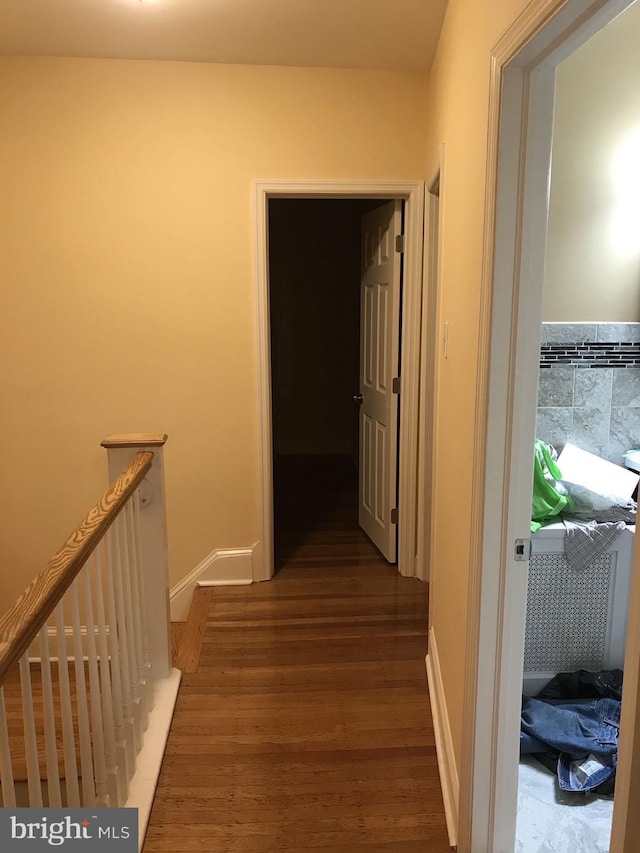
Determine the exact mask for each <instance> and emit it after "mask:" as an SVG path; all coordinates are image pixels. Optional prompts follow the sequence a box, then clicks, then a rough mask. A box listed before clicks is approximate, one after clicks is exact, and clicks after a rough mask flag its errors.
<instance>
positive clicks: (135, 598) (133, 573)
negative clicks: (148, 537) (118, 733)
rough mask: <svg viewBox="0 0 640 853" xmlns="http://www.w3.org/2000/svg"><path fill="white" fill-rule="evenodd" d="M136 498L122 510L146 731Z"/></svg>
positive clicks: (136, 656) (143, 718)
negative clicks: (134, 505)
mask: <svg viewBox="0 0 640 853" xmlns="http://www.w3.org/2000/svg"><path fill="white" fill-rule="evenodd" d="M134 500H136V496H135V494H134V495H133V497H132V498H131V499H130V500H129V501H128V502H127V504H126V506H125V508H124V510H123V515H124V522H125V528H126V531H127V538H126V542H127V554H128V557H129V586H130V588H131V612H132V621H133V628H134V639H135V659H136V684H137V690H138V695H139V697H140V710H141V726H142V730H143V731H146V729H147V726H148V725H149V713H148V710H147V687H146V683H145V676H146V672H145V667H144V643H143V639H142V623H143V617H142V609H141V606H140V583H139V581H138V549H137V547H136V539H135V536H136V531H135V525H134V518H133V501H134Z"/></svg>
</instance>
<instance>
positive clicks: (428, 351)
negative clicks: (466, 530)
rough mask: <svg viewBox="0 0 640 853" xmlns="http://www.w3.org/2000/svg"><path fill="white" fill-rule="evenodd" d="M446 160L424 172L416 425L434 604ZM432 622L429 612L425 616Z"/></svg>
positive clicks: (422, 569)
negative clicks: (437, 433)
mask: <svg viewBox="0 0 640 853" xmlns="http://www.w3.org/2000/svg"><path fill="white" fill-rule="evenodd" d="M444 158H445V146H444V144H442V145H440V146H439V148H438V152H437V154H436V156H435V158H434V161H433V163H432V164H431V168H430V169H429V170H428V172H427V179H426V181H425V194H424V240H425V243H424V266H423V274H422V281H423V285H422V329H421V341H420V410H419V418H420V426H419V434H418V442H419V444H418V500H417V512H418V517H419V518H420V523H419V524H418V526H417V531H416V533H417V542H416V576H417V577H419V578H420V580H423V581H428V582H429V587H430V590H431V594H430V596H429V608H430V609H431V606H432V603H433V601H434V597H435V596H434V594H433V589H434V587H433V583H434V577H433V572H432V567H433V565H434V554H435V535H434V534H435V524H434V519H435V507H434V504H433V494H434V483H435V482H436V477H437V473H436V472H437V463H438V460H437V455H436V452H435V448H436V447H437V444H438V442H437V436H436V425H437V422H438V414H437V405H438V393H439V392H438V359H439V357H440V345H439V338H438V335H439V330H440V328H441V318H440V302H441V294H440V281H441V262H442V231H443V229H442V223H443V220H444V193H443V189H444V180H445V178H444ZM429 624H431V613H429Z"/></svg>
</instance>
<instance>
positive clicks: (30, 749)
mask: <svg viewBox="0 0 640 853" xmlns="http://www.w3.org/2000/svg"><path fill="white" fill-rule="evenodd" d="M20 687H21V693H22V713H23V715H24V717H23V719H24V746H25V755H26V759H27V782H28V787H29V806H30V807H31V808H41V807H42V784H41V781H40V762H39V760H38V740H37V738H36V721H35V716H34V712H33V691H32V688H31V668H30V666H29V653H28V652H25V654H23V655H22V657H21V658H20Z"/></svg>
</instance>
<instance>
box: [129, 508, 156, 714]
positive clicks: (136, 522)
mask: <svg viewBox="0 0 640 853" xmlns="http://www.w3.org/2000/svg"><path fill="white" fill-rule="evenodd" d="M131 507H132V510H133V540H134V542H135V546H136V577H137V578H138V590H139V597H140V624H141V626H142V658H143V662H144V682H145V684H146V688H147V690H146V692H147V708H148V710H149V711H151V710H152V709H153V678H152V676H151V653H150V650H149V624H148V620H149V617H148V614H147V594H146V589H145V584H144V555H143V553H142V534H141V531H140V498H139V494H138V492H136V493H135V495H134V496H133V497H132V499H131Z"/></svg>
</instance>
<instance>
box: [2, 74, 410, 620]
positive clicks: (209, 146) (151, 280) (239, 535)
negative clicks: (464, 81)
mask: <svg viewBox="0 0 640 853" xmlns="http://www.w3.org/2000/svg"><path fill="white" fill-rule="evenodd" d="M426 97H427V83H426V78H425V77H424V75H420V74H417V73H395V72H383V71H366V70H364V71H363V70H341V69H313V68H304V69H301V68H278V67H264V68H263V67H248V66H224V65H205V64H197V63H169V62H166V63H163V62H134V61H114V60H82V59H54V58H51V59H25V58H22V59H3V60H1V61H0V122H1V124H2V133H1V134H0V162H1V163H2V173H3V178H2V191H1V192H0V257H1V258H2V288H1V293H0V316H2V323H3V333H2V336H1V337H0V371H1V372H0V389H1V399H2V407H1V408H0V435H1V436H2V442H1V443H0V481H1V483H2V489H1V490H0V494H1V500H2V506H1V507H0V518H2V527H1V533H0V535H1V542H0V552H1V553H2V562H3V571H2V573H0V584H1V586H0V604H2V605H5V604H7V603H8V602H9V601H10V600H11V598H12V597H13V596H15V595H16V594H18V592H19V591H20V590H21V589H22V587H23V585H24V584H25V583H26V582H27V581H28V580H30V579H31V577H32V576H33V575H34V574H35V572H36V571H38V570H39V569H40V567H41V565H42V564H43V561H44V560H45V559H46V558H47V557H48V555H49V554H50V553H51V552H52V551H53V550H54V549H55V548H56V547H57V546H58V544H59V543H60V542H61V541H62V540H63V538H64V537H66V535H67V534H68V532H69V531H70V529H71V528H72V527H73V526H74V525H75V524H76V522H77V521H78V520H79V519H80V518H81V517H82V515H83V513H84V511H85V509H86V508H88V506H90V505H91V503H92V502H93V501H94V500H95V499H96V498H97V497H98V495H99V494H100V492H101V491H102V489H103V487H104V486H105V483H106V460H105V458H104V452H103V451H102V450H101V448H100V447H99V442H100V440H101V438H102V437H103V436H104V435H106V434H107V433H112V432H120V431H140V430H145V431H146V430H153V431H166V432H168V433H169V443H168V446H167V450H166V468H167V486H168V513H169V549H170V554H169V557H170V579H171V582H172V583H175V582H176V581H178V580H179V579H180V578H181V577H183V576H184V575H185V574H186V573H187V572H189V571H191V570H192V569H193V568H194V566H195V565H196V564H197V563H198V562H199V561H200V560H202V559H203V558H204V557H205V556H206V555H207V554H209V553H210V552H211V551H212V550H213V549H215V548H234V547H246V546H250V545H252V544H253V543H254V542H255V541H256V540H257V539H258V506H257V504H256V497H255V496H256V492H257V483H258V438H259V435H258V422H257V402H256V399H257V394H256V343H255V342H256V335H255V321H254V295H253V282H252V266H251V265H252V245H251V197H252V196H251V180H252V179H254V178H310V179H314V178H329V179H340V178H345V179H346V178H349V179H371V178H374V179H411V178H419V177H420V176H421V174H422V173H423V169H424V140H425V135H426Z"/></svg>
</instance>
